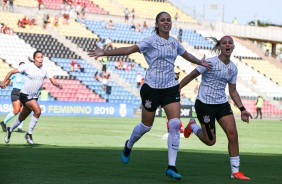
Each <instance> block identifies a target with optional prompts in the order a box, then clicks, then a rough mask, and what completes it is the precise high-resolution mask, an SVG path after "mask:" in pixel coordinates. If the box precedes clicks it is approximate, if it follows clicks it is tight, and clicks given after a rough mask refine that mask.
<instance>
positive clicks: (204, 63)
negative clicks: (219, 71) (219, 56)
mask: <svg viewBox="0 0 282 184" xmlns="http://www.w3.org/2000/svg"><path fill="white" fill-rule="evenodd" d="M200 62H201V65H202V66H204V67H206V68H207V69H208V70H211V69H212V64H211V63H210V62H207V61H206V55H204V57H203V58H202V59H201V61H200Z"/></svg>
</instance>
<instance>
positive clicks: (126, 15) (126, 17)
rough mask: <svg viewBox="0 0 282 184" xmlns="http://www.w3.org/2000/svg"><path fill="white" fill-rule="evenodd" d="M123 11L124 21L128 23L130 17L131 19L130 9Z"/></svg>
mask: <svg viewBox="0 0 282 184" xmlns="http://www.w3.org/2000/svg"><path fill="white" fill-rule="evenodd" d="M123 13H124V22H125V23H127V22H128V19H129V10H128V8H125V10H124V11H123Z"/></svg>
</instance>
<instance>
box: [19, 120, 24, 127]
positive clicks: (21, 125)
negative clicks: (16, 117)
mask: <svg viewBox="0 0 282 184" xmlns="http://www.w3.org/2000/svg"><path fill="white" fill-rule="evenodd" d="M23 124H24V122H23V121H22V122H21V124H20V125H19V126H18V128H20V129H23Z"/></svg>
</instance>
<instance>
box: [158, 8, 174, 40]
mask: <svg viewBox="0 0 282 184" xmlns="http://www.w3.org/2000/svg"><path fill="white" fill-rule="evenodd" d="M171 25H172V23H171V17H170V15H169V14H168V13H165V12H163V13H161V14H160V15H159V16H157V20H156V28H157V29H158V31H159V33H158V34H159V36H161V37H163V38H167V37H168V36H169V31H170V30H171Z"/></svg>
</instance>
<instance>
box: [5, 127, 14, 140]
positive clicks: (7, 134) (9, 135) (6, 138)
mask: <svg viewBox="0 0 282 184" xmlns="http://www.w3.org/2000/svg"><path fill="white" fill-rule="evenodd" d="M11 134H12V132H10V127H8V128H7V131H6V137H5V139H4V140H5V142H6V143H9V142H10V138H11Z"/></svg>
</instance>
